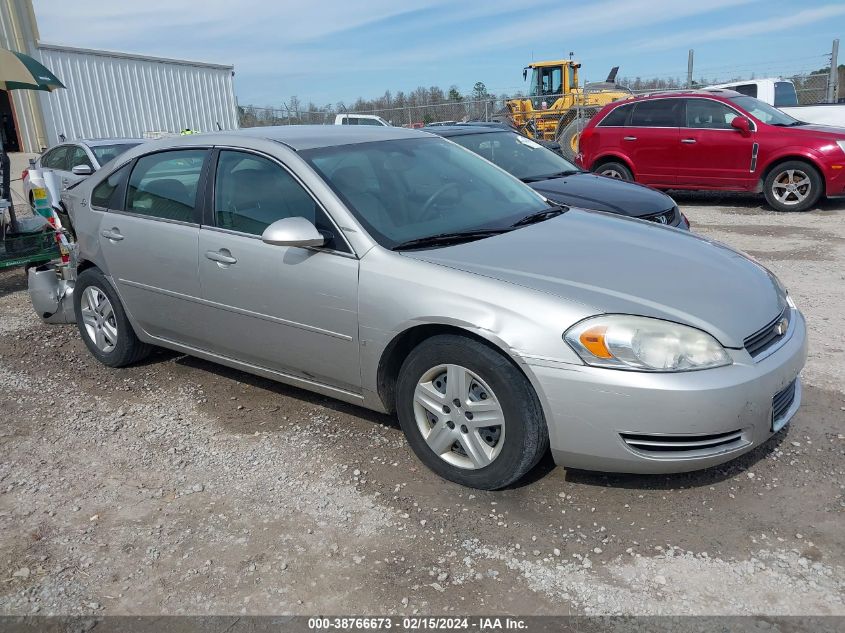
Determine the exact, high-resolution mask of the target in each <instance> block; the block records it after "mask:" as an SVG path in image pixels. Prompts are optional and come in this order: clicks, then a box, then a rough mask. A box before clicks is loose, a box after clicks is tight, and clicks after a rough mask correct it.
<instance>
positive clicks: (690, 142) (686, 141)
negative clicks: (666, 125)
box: [681, 138, 695, 145]
mask: <svg viewBox="0 0 845 633" xmlns="http://www.w3.org/2000/svg"><path fill="white" fill-rule="evenodd" d="M681 143H688V144H690V145H692V144H693V143H695V139H694V138H682V139H681Z"/></svg>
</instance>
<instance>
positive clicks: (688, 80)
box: [687, 49, 694, 88]
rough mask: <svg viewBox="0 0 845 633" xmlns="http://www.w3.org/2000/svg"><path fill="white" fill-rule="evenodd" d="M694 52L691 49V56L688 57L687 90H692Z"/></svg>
mask: <svg viewBox="0 0 845 633" xmlns="http://www.w3.org/2000/svg"><path fill="white" fill-rule="evenodd" d="M693 55H694V52H693V50H692V49H689V56H688V57H687V88H692V58H693Z"/></svg>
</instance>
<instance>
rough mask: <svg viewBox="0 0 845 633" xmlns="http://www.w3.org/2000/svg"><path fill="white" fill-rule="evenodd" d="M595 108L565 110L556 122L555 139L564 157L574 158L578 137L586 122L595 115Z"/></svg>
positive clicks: (576, 151)
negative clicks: (573, 110) (564, 113)
mask: <svg viewBox="0 0 845 633" xmlns="http://www.w3.org/2000/svg"><path fill="white" fill-rule="evenodd" d="M596 112H597V110H596V109H595V108H585V109H580V110H576V111H575V112H572V111H571V110H570V112H567V113H566V115H564V117H563V118H562V119H561V121H560V122H559V123H558V126H557V130H556V131H555V140H556V141H557V142H558V143H560V149H561V153H562V155H563V157H564V158H568V159H569V160H574V159H575V154H577V153H578V137H579V136H580V135H581V132H583V131H584V128H585V127H587V124H588V123H589V122H590V119H592V118H593V117H594V116H595V115H596Z"/></svg>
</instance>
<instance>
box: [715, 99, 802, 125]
mask: <svg viewBox="0 0 845 633" xmlns="http://www.w3.org/2000/svg"><path fill="white" fill-rule="evenodd" d="M731 101H733V102H734V103H735V104H736V105H738V106H739V107H740V108H742V109H743V110H745V111H746V112H748V114H750V115H751V116H753V117H754V118H755V119H757V120H758V121H762V122H763V123H768V124H769V125H777V126H780V127H792V126H795V125H801V121H799V120H798V119H793V118H792V117H791V116H789V115H788V114H785V113H784V112H781V111H780V110H778V109H777V108H775V107H774V106H770V105H769V104H768V103H766V102H764V101H760V100H759V99H755V98H754V97H746V96H745V95H741V96H738V97H731Z"/></svg>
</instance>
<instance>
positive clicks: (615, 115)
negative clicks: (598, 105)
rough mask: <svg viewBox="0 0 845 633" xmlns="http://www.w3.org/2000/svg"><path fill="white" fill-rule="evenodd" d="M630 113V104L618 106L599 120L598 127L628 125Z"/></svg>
mask: <svg viewBox="0 0 845 633" xmlns="http://www.w3.org/2000/svg"><path fill="white" fill-rule="evenodd" d="M630 114H631V106H629V105H625V106H619V107H618V108H614V109H613V110H611V111H610V113H609V114H608V115H607V116H606V117H604V118H603V119H602V120H601V121H600V122H599V127H624V126H625V125H628V116H629V115H630Z"/></svg>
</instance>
